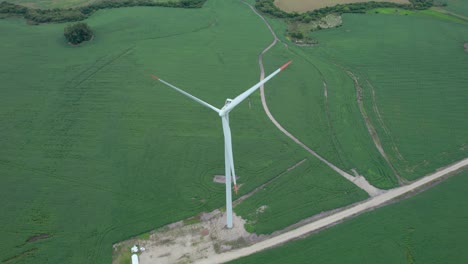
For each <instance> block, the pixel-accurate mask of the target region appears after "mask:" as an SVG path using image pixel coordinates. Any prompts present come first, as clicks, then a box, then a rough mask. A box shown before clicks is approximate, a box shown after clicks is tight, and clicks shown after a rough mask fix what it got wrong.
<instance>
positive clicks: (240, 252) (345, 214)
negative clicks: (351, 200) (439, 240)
mask: <svg viewBox="0 0 468 264" xmlns="http://www.w3.org/2000/svg"><path fill="white" fill-rule="evenodd" d="M466 166H468V158H465V159H464V160H462V161H459V162H457V163H455V164H452V165H450V166H448V167H446V168H444V169H442V170H439V171H437V172H435V173H433V174H431V175H428V176H425V177H423V178H422V179H420V180H417V181H415V182H413V183H411V184H409V185H405V186H402V187H398V188H395V189H391V190H389V191H387V192H385V193H383V194H381V195H378V196H375V197H372V198H369V199H368V200H367V201H364V202H363V203H360V204H357V205H355V206H353V207H351V208H348V209H345V210H343V211H340V212H337V213H335V214H332V215H329V216H327V217H325V218H322V219H320V220H317V221H315V222H312V223H310V224H307V225H304V226H301V227H299V228H297V229H294V230H291V231H289V232H286V233H283V234H281V235H278V236H276V237H272V238H270V239H267V240H264V241H261V242H259V243H256V244H254V245H251V246H249V247H245V248H240V249H237V250H232V251H229V252H226V253H222V254H218V255H214V256H212V257H211V258H209V259H204V260H201V261H198V262H195V263H199V264H204V263H225V262H228V261H231V260H234V259H238V258H241V257H245V256H248V255H251V254H253V253H256V252H259V251H261V250H265V249H267V248H271V247H274V246H277V245H280V244H283V243H285V242H287V241H289V240H291V239H295V238H299V237H301V236H304V235H306V234H308V233H311V232H314V231H317V230H320V229H322V228H326V227H328V226H330V225H332V224H335V223H338V222H340V221H342V220H344V219H346V218H349V217H353V216H356V215H358V214H361V213H363V212H365V211H367V210H369V209H372V208H375V207H379V206H381V205H383V204H385V203H387V202H389V201H390V200H393V199H395V198H398V197H400V196H402V195H405V194H408V193H410V192H412V191H414V190H415V189H418V188H420V187H422V186H424V185H426V184H429V183H431V182H433V181H436V180H438V179H440V178H442V177H444V176H445V175H447V174H449V173H453V172H456V171H457V170H460V169H462V168H463V167H466Z"/></svg>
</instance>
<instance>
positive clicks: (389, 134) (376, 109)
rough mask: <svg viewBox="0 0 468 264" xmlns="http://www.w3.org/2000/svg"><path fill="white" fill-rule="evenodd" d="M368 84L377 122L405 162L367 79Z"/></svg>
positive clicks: (397, 154)
mask: <svg viewBox="0 0 468 264" xmlns="http://www.w3.org/2000/svg"><path fill="white" fill-rule="evenodd" d="M366 82H367V84H368V85H369V87H370V88H371V93H372V109H373V110H374V113H375V115H376V116H377V121H378V122H379V123H380V126H381V127H382V129H383V130H384V132H385V134H387V137H389V138H390V140H391V145H392V149H393V151H394V152H395V154H396V156H397V158H398V159H400V160H405V159H404V158H403V155H401V153H400V150H398V147H397V146H396V144H395V140H394V139H393V136H392V133H390V129H388V127H387V125H385V122H384V120H383V118H382V115H381V114H380V111H379V107H378V106H377V100H376V97H375V88H374V86H373V85H372V83H371V82H370V81H369V80H367V79H366Z"/></svg>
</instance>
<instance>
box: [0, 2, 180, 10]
mask: <svg viewBox="0 0 468 264" xmlns="http://www.w3.org/2000/svg"><path fill="white" fill-rule="evenodd" d="M99 1H101V0H63V1H62V0H10V1H8V2H11V3H15V4H20V5H24V6H27V7H32V8H70V7H77V6H84V5H88V4H92V3H96V2H99ZM151 1H153V2H169V0H151ZM171 1H173V2H179V1H180V0H171Z"/></svg>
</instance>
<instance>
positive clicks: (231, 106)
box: [223, 61, 292, 113]
mask: <svg viewBox="0 0 468 264" xmlns="http://www.w3.org/2000/svg"><path fill="white" fill-rule="evenodd" d="M291 62H292V61H288V62H286V63H285V64H283V66H281V67H280V68H278V69H277V70H276V71H274V72H273V73H271V74H270V75H268V76H267V77H266V78H264V79H263V80H262V81H260V82H259V83H257V84H255V85H254V86H252V87H251V88H249V89H248V90H247V91H245V92H243V93H241V94H240V95H239V96H237V97H236V98H234V99H233V100H232V101H231V103H229V105H227V106H226V107H225V108H224V110H223V112H224V113H229V112H230V111H231V110H232V109H234V107H236V106H237V105H238V104H240V103H241V102H242V101H244V100H245V98H247V97H249V95H251V94H252V93H253V92H255V91H256V90H257V89H258V88H260V87H261V86H262V85H263V84H265V83H266V82H268V81H269V80H270V79H271V78H273V77H274V76H275V75H276V74H278V73H280V72H281V71H282V70H284V69H285V68H286V67H288V65H289V64H291Z"/></svg>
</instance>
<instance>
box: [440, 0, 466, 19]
mask: <svg viewBox="0 0 468 264" xmlns="http://www.w3.org/2000/svg"><path fill="white" fill-rule="evenodd" d="M440 2H441V3H445V4H447V6H446V7H444V9H446V10H448V11H450V12H453V13H456V14H460V15H463V16H465V17H468V2H467V1H465V0H440Z"/></svg>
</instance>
